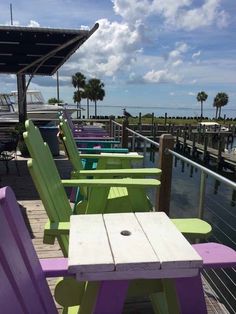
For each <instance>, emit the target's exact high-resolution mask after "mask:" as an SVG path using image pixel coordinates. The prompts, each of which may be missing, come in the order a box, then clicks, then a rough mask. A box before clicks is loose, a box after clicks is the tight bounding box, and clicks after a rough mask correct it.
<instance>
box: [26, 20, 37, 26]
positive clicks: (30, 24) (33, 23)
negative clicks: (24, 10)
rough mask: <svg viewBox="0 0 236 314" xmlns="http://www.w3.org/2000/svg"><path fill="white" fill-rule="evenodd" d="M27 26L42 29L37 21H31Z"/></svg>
mask: <svg viewBox="0 0 236 314" xmlns="http://www.w3.org/2000/svg"><path fill="white" fill-rule="evenodd" d="M27 26H29V27H40V24H39V23H38V22H36V21H33V20H30V22H29V24H28V25H27Z"/></svg>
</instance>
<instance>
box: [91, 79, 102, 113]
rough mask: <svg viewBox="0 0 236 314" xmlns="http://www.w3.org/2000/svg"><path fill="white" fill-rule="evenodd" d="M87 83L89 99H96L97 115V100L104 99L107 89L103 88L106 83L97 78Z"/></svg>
mask: <svg viewBox="0 0 236 314" xmlns="http://www.w3.org/2000/svg"><path fill="white" fill-rule="evenodd" d="M87 85H88V86H89V87H88V88H89V95H90V97H89V99H90V100H91V101H94V105H95V117H97V101H98V100H103V98H104V97H105V90H104V89H103V87H104V86H105V85H104V83H102V82H101V81H100V80H99V79H96V78H93V79H90V80H89V81H88V84H87Z"/></svg>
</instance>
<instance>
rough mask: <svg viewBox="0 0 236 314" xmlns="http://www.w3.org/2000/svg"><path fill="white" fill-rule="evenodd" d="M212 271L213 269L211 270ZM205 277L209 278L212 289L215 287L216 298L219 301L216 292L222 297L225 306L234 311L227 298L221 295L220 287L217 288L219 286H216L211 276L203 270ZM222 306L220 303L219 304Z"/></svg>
mask: <svg viewBox="0 0 236 314" xmlns="http://www.w3.org/2000/svg"><path fill="white" fill-rule="evenodd" d="M211 270H212V269H211ZM203 275H204V276H206V277H207V281H208V282H209V285H210V287H211V288H212V286H214V289H215V291H214V290H213V291H214V293H215V295H216V296H215V298H216V299H218V298H219V297H218V295H217V294H216V292H217V293H218V294H219V295H220V296H221V297H222V299H224V302H225V304H227V305H228V307H229V308H230V309H232V310H234V309H233V308H232V306H231V304H230V303H229V302H228V300H227V299H226V298H225V296H224V295H223V294H222V293H221V291H220V290H219V287H217V285H216V284H215V282H214V281H213V280H212V278H211V277H210V275H209V274H208V273H207V271H206V270H205V269H203ZM218 304H220V303H218Z"/></svg>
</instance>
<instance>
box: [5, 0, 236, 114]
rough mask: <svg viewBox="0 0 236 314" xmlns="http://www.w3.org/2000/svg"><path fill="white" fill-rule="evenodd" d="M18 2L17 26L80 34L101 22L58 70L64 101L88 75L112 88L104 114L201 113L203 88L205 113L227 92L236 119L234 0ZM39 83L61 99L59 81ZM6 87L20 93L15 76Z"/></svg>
mask: <svg viewBox="0 0 236 314" xmlns="http://www.w3.org/2000/svg"><path fill="white" fill-rule="evenodd" d="M11 3H12V5H13V18H14V24H15V25H22V26H40V27H53V28H76V29H78V28H81V27H89V28H91V27H92V26H93V25H94V24H95V22H98V23H99V25H100V26H99V29H98V30H97V31H96V33H94V34H93V36H92V37H91V38H90V39H89V40H88V41H87V42H86V43H85V44H84V45H83V47H81V48H80V49H79V50H78V51H77V52H76V53H75V54H74V55H73V56H72V57H71V58H70V59H69V60H68V61H67V62H66V63H65V64H64V65H63V67H62V68H61V69H60V71H59V74H60V86H61V88H60V96H61V97H60V98H62V99H63V100H64V101H67V102H72V95H73V88H72V85H71V76H72V75H73V74H74V73H75V72H77V71H81V72H83V73H84V74H85V75H86V77H87V78H90V77H97V78H100V79H101V80H102V81H103V82H104V83H105V90H106V97H105V99H104V101H103V103H102V104H100V110H101V111H100V113H103V112H106V113H107V112H108V111H109V110H111V109H109V107H108V106H114V110H116V111H117V113H118V112H119V111H120V113H121V107H123V106H124V107H126V108H129V111H130V112H131V113H134V114H136V111H137V110H138V111H142V112H153V111H155V110H154V107H156V108H160V112H161V111H163V110H164V109H163V108H169V110H173V112H174V110H175V111H176V110H177V109H178V108H186V114H187V112H188V110H189V109H188V108H194V109H192V111H191V113H192V114H195V115H196V114H197V113H199V112H198V111H199V107H200V106H199V105H198V104H197V102H196V94H197V93H198V92H199V91H201V90H204V91H205V92H206V93H207V94H208V100H207V102H206V104H205V108H206V109H207V108H212V102H213V99H214V96H215V95H216V94H217V93H218V92H221V91H223V92H226V93H227V94H228V95H229V104H228V105H227V109H230V110H229V112H227V114H228V113H230V114H231V115H232V114H233V115H234V116H236V84H235V83H236V1H235V0H113V1H111V0H89V1H88V0H40V1H38V0H31V1H26V0H12V1H11ZM9 23H10V12H9V2H8V1H6V0H1V2H0V24H2V25H7V24H9ZM32 82H33V83H32V84H31V85H30V87H31V88H34V89H35V88H36V89H40V90H41V91H42V92H43V94H44V96H45V99H48V98H50V97H55V96H56V80H55V78H51V77H35V78H33V81H32ZM0 85H1V90H0V92H9V91H11V90H14V89H15V88H16V86H15V77H14V76H9V75H8V76H4V75H1V76H0ZM118 106H121V107H118ZM140 108H144V109H143V110H140ZM161 108H162V109H161ZM234 109H235V110H234ZM233 110H234V111H233ZM164 111H165V110H164ZM109 112H110V111H109ZM189 112H190V111H189ZM110 113H112V112H110ZM181 114H182V113H181Z"/></svg>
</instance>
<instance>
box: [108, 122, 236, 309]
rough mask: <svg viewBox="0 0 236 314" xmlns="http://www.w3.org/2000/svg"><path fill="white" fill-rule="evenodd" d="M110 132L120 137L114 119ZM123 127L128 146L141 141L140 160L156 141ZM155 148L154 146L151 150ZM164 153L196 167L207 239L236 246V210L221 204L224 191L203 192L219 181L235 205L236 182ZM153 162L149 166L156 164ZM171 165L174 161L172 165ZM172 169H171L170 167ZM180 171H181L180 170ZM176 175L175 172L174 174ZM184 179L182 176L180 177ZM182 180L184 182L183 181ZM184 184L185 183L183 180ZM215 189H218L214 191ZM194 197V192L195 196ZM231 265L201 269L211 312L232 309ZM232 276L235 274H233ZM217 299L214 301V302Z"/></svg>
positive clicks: (234, 298) (169, 151) (199, 210)
mask: <svg viewBox="0 0 236 314" xmlns="http://www.w3.org/2000/svg"><path fill="white" fill-rule="evenodd" d="M113 126H114V131H115V132H114V133H113V134H115V133H117V134H119V138H120V139H121V138H122V125H121V124H119V123H117V122H114V124H113ZM126 130H127V131H128V133H129V135H130V136H129V142H131V150H132V151H134V150H135V142H136V141H137V140H138V141H139V142H140V141H142V147H141V148H142V154H143V156H144V160H147V159H148V158H147V157H148V156H147V154H148V149H147V148H148V145H152V146H153V147H155V148H159V147H160V145H159V143H157V142H156V141H154V140H151V139H149V138H147V137H145V136H143V135H142V134H140V133H138V132H135V131H133V130H132V129H130V128H128V127H126ZM155 151H157V149H156V150H155ZM165 154H171V155H172V156H173V157H174V158H176V160H180V161H181V163H182V164H184V163H185V164H186V165H190V166H191V167H192V169H197V171H198V174H199V172H200V174H199V182H198V189H197V190H198V191H197V193H196V194H198V196H199V197H198V199H199V201H198V206H197V216H198V217H199V218H204V219H206V218H208V219H207V220H208V221H209V223H210V224H211V225H212V227H213V234H212V236H211V241H212V240H213V241H214V242H219V243H222V244H226V245H229V246H231V247H233V248H234V249H236V242H235V240H234V239H235V234H236V232H235V231H236V229H235V224H234V222H236V214H235V213H233V212H232V211H231V210H229V209H227V207H226V205H225V204H221V200H222V199H223V198H224V197H225V192H222V195H219V200H218V199H217V198H215V199H214V198H212V197H211V195H209V194H207V195H206V191H207V188H209V187H210V189H213V190H216V187H217V186H218V185H219V183H221V184H222V185H223V186H224V187H227V189H232V191H233V193H232V194H233V195H235V207H234V208H236V182H233V181H231V180H229V179H227V178H226V177H224V176H222V175H220V174H218V173H216V172H214V171H212V170H210V169H208V168H206V167H204V166H202V165H200V164H199V163H197V162H195V161H193V160H191V159H188V158H186V157H184V156H182V155H181V154H179V153H177V152H175V151H174V150H173V149H167V150H166V151H165ZM156 165H157V163H156V162H155V163H154V162H153V166H156ZM173 167H174V165H173ZM172 171H173V170H172ZM182 172H183V171H182ZM178 175H179V174H178ZM210 178H211V179H213V180H215V182H217V185H216V184H215V186H213V185H212V184H210ZM183 181H184V180H183ZM185 183H186V182H185ZM187 184H188V183H187ZM218 193H219V192H218ZM195 197H196V196H195ZM206 200H207V201H208V202H209V203H210V205H211V206H209V205H206ZM212 206H213V208H211V207H212ZM217 207H218V208H219V210H220V212H219V213H217V211H216V208H217ZM224 213H225V215H226V214H227V216H229V221H228V222H227V221H226V219H225V217H224ZM235 272H236V270H235V269H230V270H224V269H220V270H217V271H216V270H209V271H205V270H204V271H203V276H204V282H205V286H206V287H210V288H209V289H208V290H209V291H210V292H209V291H208V292H209V294H207V299H208V302H209V303H211V304H212V307H211V308H212V311H213V313H231V312H232V313H234V312H233V310H234V305H235V303H236V296H235V295H234V293H233V292H235V287H236V282H235V280H233V276H235ZM234 278H235V277H234ZM215 300H217V302H215ZM219 300H221V302H222V304H220V306H219V302H218V301H219Z"/></svg>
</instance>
